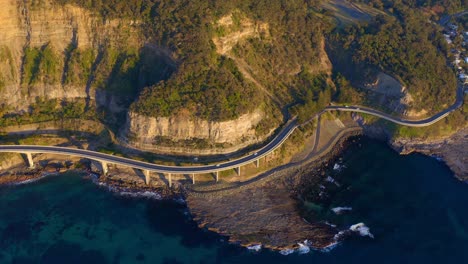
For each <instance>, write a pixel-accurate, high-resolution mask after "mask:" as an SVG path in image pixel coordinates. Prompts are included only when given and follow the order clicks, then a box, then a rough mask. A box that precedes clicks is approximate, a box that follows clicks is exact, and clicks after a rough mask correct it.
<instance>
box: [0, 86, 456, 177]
mask: <svg viewBox="0 0 468 264" xmlns="http://www.w3.org/2000/svg"><path fill="white" fill-rule="evenodd" d="M463 96H464V95H463V87H459V88H458V90H457V98H456V101H455V103H454V104H453V105H452V106H450V107H449V108H447V109H446V110H444V111H442V112H440V113H438V114H436V115H434V116H432V117H430V118H427V119H424V120H418V121H410V120H404V119H401V118H397V117H392V116H390V115H388V114H385V113H383V112H380V111H377V110H374V109H371V108H367V107H358V106H348V107H346V106H328V107H327V108H325V109H324V111H322V112H321V113H323V112H326V111H348V112H358V113H365V114H369V115H373V116H377V117H380V118H383V119H386V120H388V121H391V122H394V123H397V124H400V125H405V126H413V127H423V126H429V125H432V124H434V123H436V122H437V121H439V120H441V119H442V118H444V117H446V116H447V115H449V114H450V113H451V112H453V111H454V110H456V109H457V108H459V107H460V106H462V104H463ZM297 127H298V125H297V122H296V120H291V121H290V122H288V123H287V124H286V126H285V127H284V128H283V129H282V130H281V131H280V132H279V133H278V135H277V136H276V137H275V138H274V139H273V140H272V141H271V142H269V143H268V144H267V145H266V146H264V147H263V148H261V149H259V150H258V151H256V152H255V153H252V154H249V155H247V156H244V157H241V158H239V159H236V160H232V161H228V162H224V163H219V164H214V165H204V166H203V165H202V166H185V167H183V166H165V165H158V164H153V163H148V162H143V161H137V160H132V159H127V158H123V157H118V156H113V155H109V154H104V153H100V152H95V151H89V150H83V149H73V148H64V147H55V146H34V145H0V152H17V153H22V152H29V153H55V154H63V155H72V156H79V157H83V158H88V159H92V160H97V161H103V162H108V163H112V164H118V165H124V166H129V167H132V168H136V169H142V170H149V171H154V172H159V173H172V174H192V173H195V174H198V173H211V172H216V171H223V170H228V169H233V168H238V167H240V166H243V165H246V164H249V163H252V162H254V161H256V160H258V159H260V158H261V157H264V156H266V155H268V154H269V153H271V152H272V151H274V150H275V149H277V148H278V147H280V146H281V144H282V143H283V142H284V141H285V140H286V139H287V138H288V137H289V135H291V134H292V132H294V130H295V129H296V128H297Z"/></svg>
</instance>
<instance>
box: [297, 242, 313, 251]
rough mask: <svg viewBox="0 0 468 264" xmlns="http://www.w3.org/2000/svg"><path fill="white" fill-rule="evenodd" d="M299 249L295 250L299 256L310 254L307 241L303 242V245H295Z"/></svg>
mask: <svg viewBox="0 0 468 264" xmlns="http://www.w3.org/2000/svg"><path fill="white" fill-rule="evenodd" d="M297 244H298V245H299V248H298V249H297V253H299V254H307V253H309V252H310V247H309V245H310V244H309V241H307V240H305V241H304V242H303V243H297Z"/></svg>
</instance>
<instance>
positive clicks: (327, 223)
mask: <svg viewBox="0 0 468 264" xmlns="http://www.w3.org/2000/svg"><path fill="white" fill-rule="evenodd" d="M325 224H326V225H328V226H331V227H336V225H334V224H332V223H329V222H326V221H325Z"/></svg>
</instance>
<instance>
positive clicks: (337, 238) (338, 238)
mask: <svg viewBox="0 0 468 264" xmlns="http://www.w3.org/2000/svg"><path fill="white" fill-rule="evenodd" d="M347 232H349V231H348V230H344V231H340V232H338V233H336V234H335V236H334V237H333V239H334V240H335V241H339V240H340V239H341V238H342V237H343V236H344V235H346V233H347Z"/></svg>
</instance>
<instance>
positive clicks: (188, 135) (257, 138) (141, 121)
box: [122, 110, 272, 154]
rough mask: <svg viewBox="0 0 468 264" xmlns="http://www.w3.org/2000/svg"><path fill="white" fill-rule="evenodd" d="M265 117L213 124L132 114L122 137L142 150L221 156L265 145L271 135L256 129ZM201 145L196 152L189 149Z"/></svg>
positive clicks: (181, 116)
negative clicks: (263, 141)
mask: <svg viewBox="0 0 468 264" xmlns="http://www.w3.org/2000/svg"><path fill="white" fill-rule="evenodd" d="M264 116H265V114H264V113H263V111H261V110H256V111H254V112H252V113H247V114H244V115H242V116H240V117H239V118H237V119H234V120H229V121H222V122H212V121H207V120H203V119H196V118H193V117H191V116H190V114H189V113H185V114H183V113H181V114H178V115H174V116H172V117H158V118H154V117H148V116H142V115H139V114H137V113H133V112H130V113H129V116H128V118H127V124H126V126H125V129H124V131H123V133H122V135H123V137H124V138H125V141H127V143H128V144H129V145H130V146H133V147H136V148H139V149H146V150H153V151H157V152H172V153H184V152H185V153H187V152H190V153H198V154H214V153H216V154H220V153H227V152H232V151H236V150H238V149H240V148H242V147H246V146H248V145H250V144H253V143H258V142H261V141H262V140H264V139H265V137H266V136H268V135H269V134H271V133H272V131H267V133H266V135H265V134H263V135H257V132H256V126H257V125H258V124H259V123H260V122H261V121H262V119H263V118H264ZM197 142H198V146H195V148H193V149H188V148H187V146H188V145H193V144H196V143H197ZM184 146H185V147H184ZM231 146H232V148H230V147H231ZM216 147H218V148H216Z"/></svg>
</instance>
